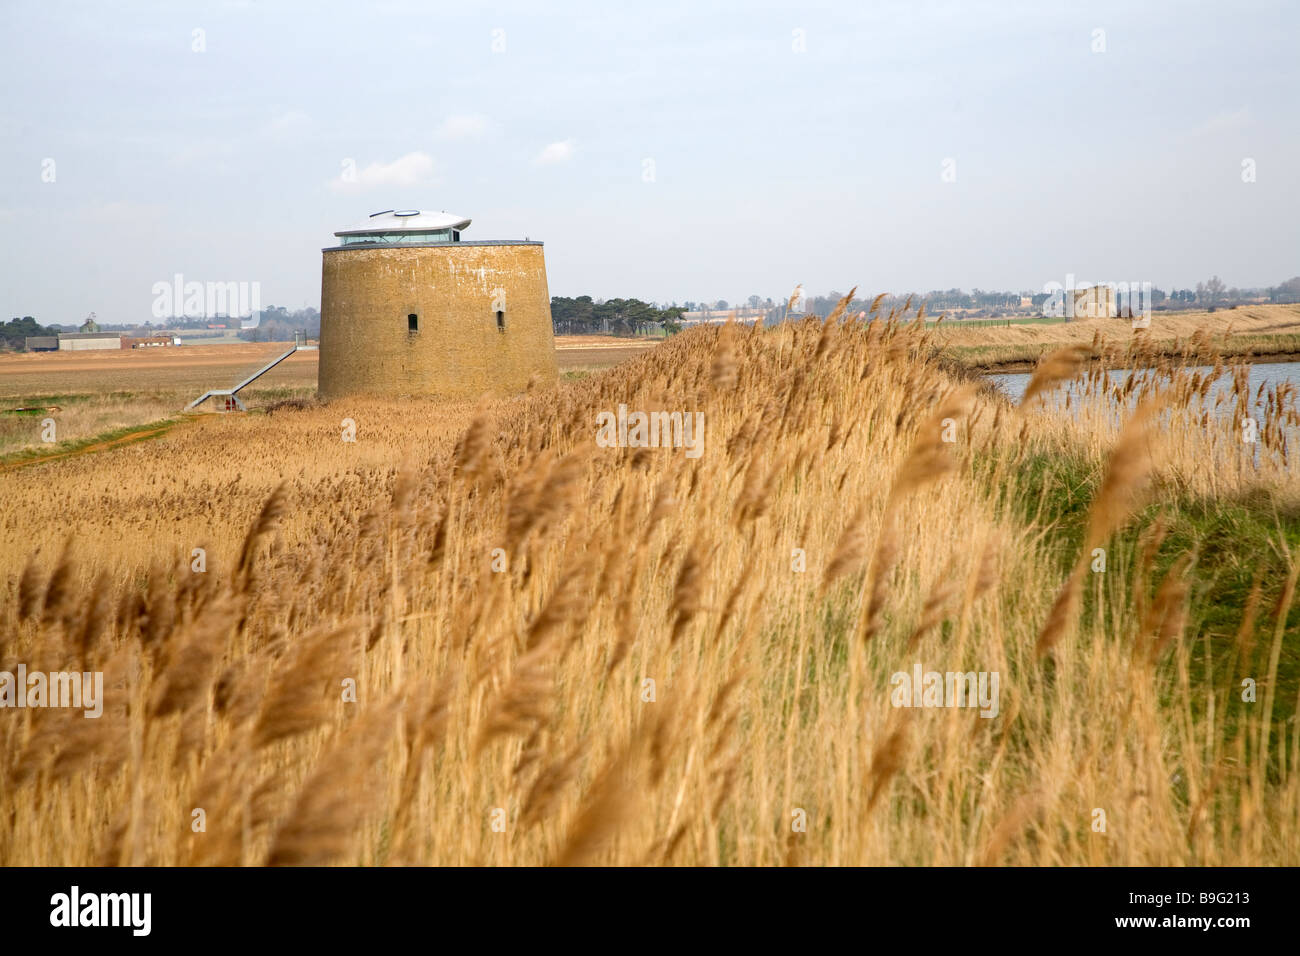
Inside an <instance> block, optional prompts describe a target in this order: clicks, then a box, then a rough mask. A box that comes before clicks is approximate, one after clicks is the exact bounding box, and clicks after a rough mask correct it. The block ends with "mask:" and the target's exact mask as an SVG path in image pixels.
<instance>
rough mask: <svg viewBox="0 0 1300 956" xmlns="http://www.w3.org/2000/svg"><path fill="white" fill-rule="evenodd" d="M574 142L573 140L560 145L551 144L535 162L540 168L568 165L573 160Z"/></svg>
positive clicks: (538, 155)
mask: <svg viewBox="0 0 1300 956" xmlns="http://www.w3.org/2000/svg"><path fill="white" fill-rule="evenodd" d="M573 151H574V142H573V140H571V139H566V140H561V141H560V142H558V143H551V144H550V145H549V146H547V147H546V148H545V149H543V150H542V151H541V152H540V153H538V154H537V158H536V159H534V160H533V162H534V163H537V164H538V165H539V166H553V165H555V164H556V163H567V162H568V161H569V160H571V159H572V158H573Z"/></svg>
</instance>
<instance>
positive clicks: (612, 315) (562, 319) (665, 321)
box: [551, 295, 686, 335]
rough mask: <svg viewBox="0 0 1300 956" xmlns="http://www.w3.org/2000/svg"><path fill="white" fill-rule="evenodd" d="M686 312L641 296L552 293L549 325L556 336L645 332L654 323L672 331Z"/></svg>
mask: <svg viewBox="0 0 1300 956" xmlns="http://www.w3.org/2000/svg"><path fill="white" fill-rule="evenodd" d="M685 311H686V309H685V308H683V307H681V306H677V305H673V306H669V307H668V308H666V309H661V308H659V307H658V306H657V305H655V304H654V303H651V302H642V301H641V300H640V299H593V298H592V297H591V296H589V295H580V296H578V297H577V298H575V299H570V298H567V297H565V296H562V295H556V296H551V324H552V326H553V327H554V329H555V334H556V335H597V334H600V333H607V334H613V335H644V334H646V333H647V332H649V331H650V330H651V328H652V327H653V326H655V325H662V326H663V327H664V329H665V330H666V331H668V332H670V333H671V332H676V331H677V330H678V329H680V328H681V325H680V319H681V317H682V313H683V312H685Z"/></svg>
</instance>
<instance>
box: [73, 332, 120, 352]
mask: <svg viewBox="0 0 1300 956" xmlns="http://www.w3.org/2000/svg"><path fill="white" fill-rule="evenodd" d="M121 347H122V333H121V332H60V333H59V351H60V352H85V351H88V350H90V349H120V348H121Z"/></svg>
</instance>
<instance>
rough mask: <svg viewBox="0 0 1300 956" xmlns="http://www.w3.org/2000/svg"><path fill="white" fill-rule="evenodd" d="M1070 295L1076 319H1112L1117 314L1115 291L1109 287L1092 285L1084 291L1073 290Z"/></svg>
mask: <svg viewBox="0 0 1300 956" xmlns="http://www.w3.org/2000/svg"><path fill="white" fill-rule="evenodd" d="M1072 294H1073V296H1074V317H1075V318H1076V319H1113V318H1114V317H1115V316H1116V315H1117V314H1118V312H1117V311H1116V307H1115V290H1114V289H1113V288H1112V287H1111V286H1106V285H1094V286H1089V287H1087V288H1086V289H1074V290H1072Z"/></svg>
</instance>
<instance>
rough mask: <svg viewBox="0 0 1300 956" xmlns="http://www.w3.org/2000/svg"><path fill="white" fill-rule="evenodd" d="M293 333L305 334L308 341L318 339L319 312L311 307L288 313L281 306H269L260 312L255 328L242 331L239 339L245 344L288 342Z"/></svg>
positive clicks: (291, 338)
mask: <svg viewBox="0 0 1300 956" xmlns="http://www.w3.org/2000/svg"><path fill="white" fill-rule="evenodd" d="M236 328H238V320H236ZM295 332H305V333H306V335H307V338H309V339H316V338H320V312H319V311H317V310H316V309H313V308H312V307H311V306H308V307H307V308H305V309H297V310H296V311H293V312H290V311H289V310H288V309H286V308H285V307H284V306H282V305H269V306H267V307H266V308H265V309H263V310H262V318H261V321H259V322H258V323H257V328H255V329H242V330H240V333H239V337H240V338H241V339H243V340H244V341H246V342H289V341H292V340H293V336H294V333H295Z"/></svg>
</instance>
